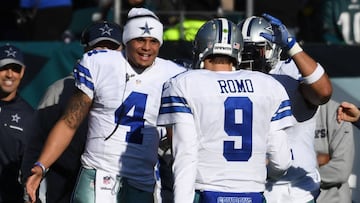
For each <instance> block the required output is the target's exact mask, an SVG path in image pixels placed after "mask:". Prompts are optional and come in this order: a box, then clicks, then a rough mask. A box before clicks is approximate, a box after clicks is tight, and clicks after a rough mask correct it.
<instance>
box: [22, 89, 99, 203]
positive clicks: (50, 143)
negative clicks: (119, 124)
mask: <svg viewBox="0 0 360 203" xmlns="http://www.w3.org/2000/svg"><path fill="white" fill-rule="evenodd" d="M91 104H92V101H91V99H90V98H89V97H88V96H87V95H86V94H85V93H83V92H82V91H80V90H77V91H76V92H75V93H74V95H73V96H72V97H71V99H70V101H69V104H68V106H67V109H66V110H65V112H64V114H63V116H62V117H61V119H59V121H58V122H57V123H56V124H55V126H54V127H53V128H52V130H51V131H50V133H49V136H48V138H47V140H46V142H45V145H44V148H43V150H42V153H41V155H40V157H39V159H38V162H37V163H40V164H41V165H42V167H41V166H39V165H36V166H34V167H33V168H32V169H31V172H32V175H31V176H30V177H29V178H28V180H27V182H26V192H27V194H28V195H29V197H30V199H31V202H35V200H36V190H37V189H38V187H39V185H40V182H41V179H42V177H43V176H44V175H45V171H46V170H44V169H47V168H49V167H50V166H51V165H52V164H53V163H54V162H55V161H56V160H57V159H58V158H59V156H60V155H61V154H62V153H63V151H64V150H65V149H66V148H67V146H68V145H69V144H70V142H71V140H72V138H73V136H74V134H75V131H76V129H77V128H78V127H79V125H80V123H81V122H82V121H83V119H84V118H85V117H86V115H87V114H88V112H89V109H90V106H91Z"/></svg>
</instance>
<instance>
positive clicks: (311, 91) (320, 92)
mask: <svg viewBox="0 0 360 203" xmlns="http://www.w3.org/2000/svg"><path fill="white" fill-rule="evenodd" d="M292 59H293V60H294V62H295V64H296V66H297V67H298V69H299V71H300V73H301V74H302V75H303V76H304V77H305V78H306V77H309V76H310V77H311V75H314V74H316V71H317V69H318V68H319V67H318V66H320V65H319V64H318V63H316V61H315V60H314V59H312V58H311V57H310V56H309V55H308V54H306V53H305V52H304V51H302V52H299V53H298V54H295V55H294V56H293V57H292ZM301 92H302V94H303V95H304V97H305V98H306V100H307V101H309V102H310V103H311V104H313V105H321V104H325V103H326V102H328V101H329V99H330V97H331V95H332V85H331V81H330V79H329V77H328V75H327V74H326V72H324V73H323V74H322V75H321V76H320V77H319V78H318V79H317V80H316V81H314V82H311V83H309V84H306V83H302V84H301Z"/></svg>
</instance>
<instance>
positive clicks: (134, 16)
mask: <svg viewBox="0 0 360 203" xmlns="http://www.w3.org/2000/svg"><path fill="white" fill-rule="evenodd" d="M134 9H137V10H134ZM139 37H153V38H155V39H157V40H158V41H159V42H160V45H162V43H163V24H162V23H161V22H160V21H159V20H158V17H157V16H156V15H155V14H154V13H153V12H151V11H149V10H147V9H144V8H133V9H131V10H130V11H129V15H128V21H127V23H126V25H125V27H124V32H123V43H124V44H125V45H126V43H127V42H128V41H130V40H132V39H135V38H139Z"/></svg>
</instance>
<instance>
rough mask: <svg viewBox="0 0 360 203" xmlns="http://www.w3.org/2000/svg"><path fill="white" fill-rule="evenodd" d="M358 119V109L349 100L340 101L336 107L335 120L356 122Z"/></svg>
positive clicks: (359, 113) (359, 112) (359, 111)
mask: <svg viewBox="0 0 360 203" xmlns="http://www.w3.org/2000/svg"><path fill="white" fill-rule="evenodd" d="M359 119H360V110H359V109H358V108H357V106H355V105H354V104H352V103H350V102H342V103H341V104H340V106H339V107H338V109H337V121H338V122H339V123H340V122H341V121H349V122H356V121H358V120H359Z"/></svg>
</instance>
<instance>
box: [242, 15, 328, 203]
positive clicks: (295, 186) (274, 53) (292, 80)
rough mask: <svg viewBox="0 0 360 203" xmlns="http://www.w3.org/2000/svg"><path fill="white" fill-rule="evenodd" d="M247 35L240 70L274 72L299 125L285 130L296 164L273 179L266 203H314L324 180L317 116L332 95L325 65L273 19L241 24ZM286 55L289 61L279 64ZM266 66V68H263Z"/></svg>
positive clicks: (244, 33)
mask: <svg viewBox="0 0 360 203" xmlns="http://www.w3.org/2000/svg"><path fill="white" fill-rule="evenodd" d="M238 26H239V28H240V29H241V31H242V34H243V37H244V52H243V57H244V58H246V60H244V61H243V63H242V64H241V68H245V69H252V70H255V71H261V72H265V73H269V74H271V75H272V76H273V77H274V78H276V79H277V80H278V81H279V82H280V83H282V84H283V86H284V87H285V89H286V91H287V93H288V95H289V97H290V100H291V108H292V110H293V114H294V116H295V118H296V120H297V123H296V125H295V126H293V127H291V128H288V129H286V132H287V134H288V136H289V141H290V147H291V151H292V160H293V161H292V166H291V167H290V168H289V170H288V171H287V173H286V175H285V176H283V177H281V178H276V179H275V178H272V177H269V179H268V182H267V190H266V192H265V193H264V194H265V197H266V200H267V202H270V203H272V202H277V203H280V202H299V203H300V202H301V203H305V202H311V201H314V199H315V197H316V196H317V195H318V193H319V187H320V176H319V173H318V170H317V160H316V153H315V150H314V131H315V124H316V119H315V118H314V115H315V113H316V111H317V108H318V105H320V104H324V103H326V102H327V101H328V100H329V99H330V97H331V94H332V86H331V82H330V80H329V78H328V76H327V74H326V73H325V71H324V69H323V67H322V66H321V65H320V64H319V63H317V62H316V61H315V60H314V59H312V58H311V57H310V56H309V55H308V54H306V53H305V52H304V51H303V49H302V48H301V47H300V45H299V44H298V43H297V42H296V39H295V38H294V37H292V36H290V35H289V33H288V31H287V29H286V27H285V25H283V24H282V23H281V21H280V20H279V19H277V18H274V17H273V16H270V15H268V14H264V15H263V17H257V16H252V17H248V18H246V19H245V20H244V21H242V22H240V23H239V25H238ZM282 51H284V52H285V53H286V54H287V56H288V57H289V58H288V59H287V60H280V56H281V55H280V54H281V52H282ZM264 67H266V68H264Z"/></svg>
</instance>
